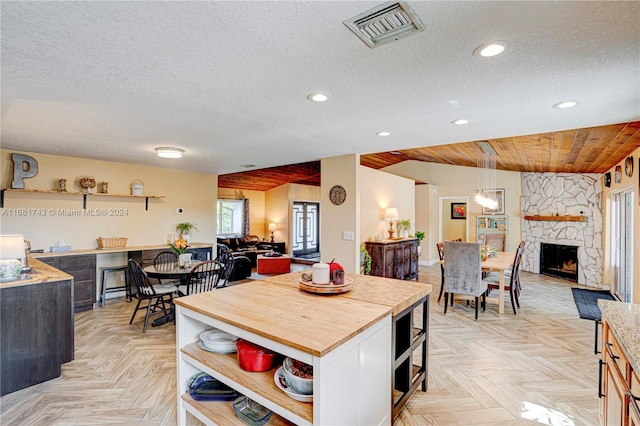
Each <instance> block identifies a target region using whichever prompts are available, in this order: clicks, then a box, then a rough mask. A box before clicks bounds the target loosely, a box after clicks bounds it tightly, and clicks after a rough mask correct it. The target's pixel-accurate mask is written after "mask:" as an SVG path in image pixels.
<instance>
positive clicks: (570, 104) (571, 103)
mask: <svg viewBox="0 0 640 426" xmlns="http://www.w3.org/2000/svg"><path fill="white" fill-rule="evenodd" d="M576 105H578V103H577V102H576V101H564V102H559V103H557V104H555V105H554V106H553V107H554V108H556V109H564V108H571V107H574V106H576Z"/></svg>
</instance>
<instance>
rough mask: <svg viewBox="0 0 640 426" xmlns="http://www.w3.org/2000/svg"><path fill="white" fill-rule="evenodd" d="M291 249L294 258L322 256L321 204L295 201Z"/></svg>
mask: <svg viewBox="0 0 640 426" xmlns="http://www.w3.org/2000/svg"><path fill="white" fill-rule="evenodd" d="M291 217H292V222H293V223H292V235H291V244H292V245H291V248H292V253H293V255H294V257H301V258H307V257H308V258H311V257H319V256H320V203H309V202H301V201H294V202H293V209H292V215H291Z"/></svg>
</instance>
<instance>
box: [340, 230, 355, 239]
mask: <svg viewBox="0 0 640 426" xmlns="http://www.w3.org/2000/svg"><path fill="white" fill-rule="evenodd" d="M342 239H343V240H347V241H353V232H346V231H345V232H343V233H342Z"/></svg>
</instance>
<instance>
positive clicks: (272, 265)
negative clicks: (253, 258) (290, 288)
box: [258, 254, 291, 274]
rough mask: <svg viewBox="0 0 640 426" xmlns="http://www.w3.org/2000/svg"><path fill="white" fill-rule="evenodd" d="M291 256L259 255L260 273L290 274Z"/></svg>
mask: <svg viewBox="0 0 640 426" xmlns="http://www.w3.org/2000/svg"><path fill="white" fill-rule="evenodd" d="M289 272H291V258H290V257H289V256H287V255H286V254H283V255H282V256H278V257H268V256H263V255H259V256H258V274H288V273H289Z"/></svg>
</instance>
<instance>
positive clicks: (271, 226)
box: [269, 223, 276, 242]
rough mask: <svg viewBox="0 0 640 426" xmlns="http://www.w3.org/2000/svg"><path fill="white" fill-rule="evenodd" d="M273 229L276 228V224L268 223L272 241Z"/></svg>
mask: <svg viewBox="0 0 640 426" xmlns="http://www.w3.org/2000/svg"><path fill="white" fill-rule="evenodd" d="M275 230H276V224H275V223H270V224H269V231H271V242H274V241H273V231H275Z"/></svg>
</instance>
